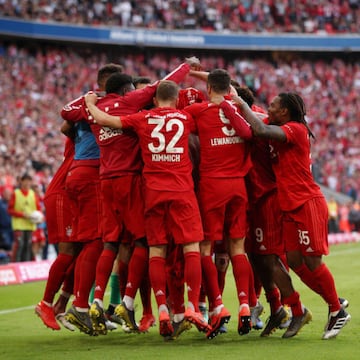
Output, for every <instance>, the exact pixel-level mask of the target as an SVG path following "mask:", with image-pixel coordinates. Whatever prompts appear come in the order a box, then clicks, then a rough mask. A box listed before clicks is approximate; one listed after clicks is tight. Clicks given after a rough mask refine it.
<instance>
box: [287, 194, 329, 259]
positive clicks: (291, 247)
mask: <svg viewBox="0 0 360 360" xmlns="http://www.w3.org/2000/svg"><path fill="white" fill-rule="evenodd" d="M282 228H283V229H282V230H283V239H284V241H285V249H286V251H295V250H300V251H301V253H302V254H303V255H304V256H311V255H315V256H320V255H327V254H328V253H329V246H328V208H327V204H326V201H325V199H324V198H323V197H317V198H314V199H311V200H308V201H307V202H306V203H305V204H304V205H302V206H301V207H299V208H297V209H295V210H292V211H287V212H284V216H283V226H282Z"/></svg>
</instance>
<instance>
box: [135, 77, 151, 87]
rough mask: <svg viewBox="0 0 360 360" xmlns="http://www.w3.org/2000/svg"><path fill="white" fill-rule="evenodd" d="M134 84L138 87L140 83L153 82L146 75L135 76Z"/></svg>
mask: <svg viewBox="0 0 360 360" xmlns="http://www.w3.org/2000/svg"><path fill="white" fill-rule="evenodd" d="M133 84H134V86H135V87H136V86H137V85H138V84H151V79H150V78H148V77H146V76H135V77H134V78H133Z"/></svg>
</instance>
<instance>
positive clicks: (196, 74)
mask: <svg viewBox="0 0 360 360" xmlns="http://www.w3.org/2000/svg"><path fill="white" fill-rule="evenodd" d="M189 75H190V76H192V77H194V78H196V79H199V80H202V81H205V82H206V81H207V79H208V76H209V73H208V72H207V71H198V70H193V69H191V70H190V71H189Z"/></svg>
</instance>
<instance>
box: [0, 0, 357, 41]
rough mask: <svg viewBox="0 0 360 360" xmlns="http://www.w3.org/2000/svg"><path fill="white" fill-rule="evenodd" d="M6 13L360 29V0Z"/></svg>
mask: <svg viewBox="0 0 360 360" xmlns="http://www.w3.org/2000/svg"><path fill="white" fill-rule="evenodd" d="M0 15H2V16H9V17H18V18H22V19H27V20H38V21H42V22H52V21H58V22H69V23H74V24H91V25H107V26H123V27H146V28H163V29H191V30H195V29H196V30H207V31H241V32H275V33H277V32H291V33H354V34H358V33H359V32H360V6H359V2H358V1H357V0H347V1H342V0H324V1H321V2H320V1H318V2H315V1H312V0H301V1H285V0H276V1H274V0H268V1H259V0H251V1H245V0H243V1H229V0H227V1H213V0H198V1H193V0H183V1H179V0H163V1H156V0H141V1H120V0H113V1H79V0H73V1H62V0H51V1H50V0H47V1H30V2H29V1H2V2H0Z"/></svg>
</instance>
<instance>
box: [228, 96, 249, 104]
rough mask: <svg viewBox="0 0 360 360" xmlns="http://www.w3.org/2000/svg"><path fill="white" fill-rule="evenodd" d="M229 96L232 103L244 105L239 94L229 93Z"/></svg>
mask: <svg viewBox="0 0 360 360" xmlns="http://www.w3.org/2000/svg"><path fill="white" fill-rule="evenodd" d="M230 97H231V99H232V101H234V103H235V104H237V105H239V106H240V107H241V106H244V105H246V102H245V100H244V99H243V98H242V97H240V96H239V95H235V94H230Z"/></svg>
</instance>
